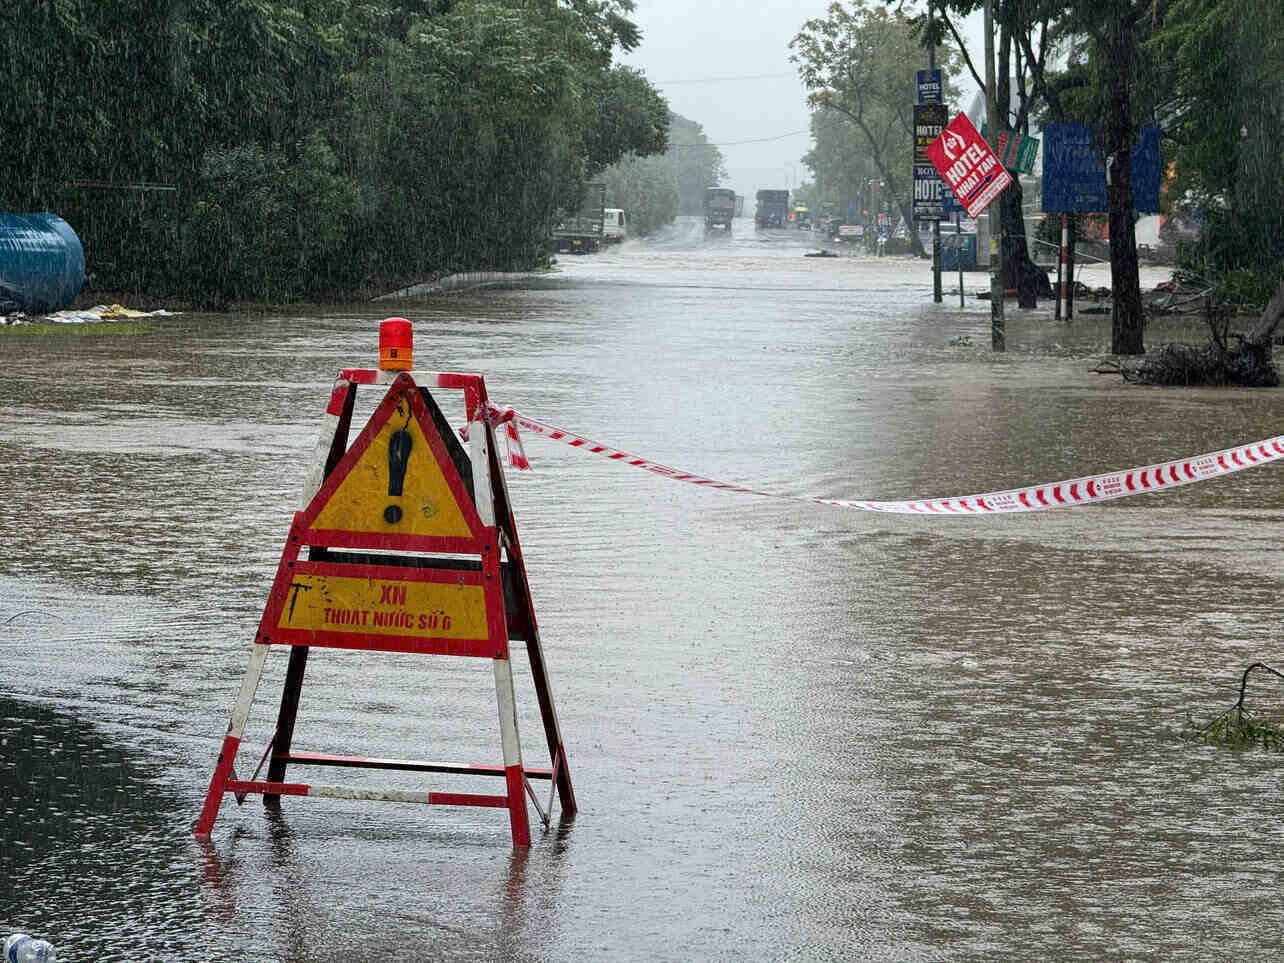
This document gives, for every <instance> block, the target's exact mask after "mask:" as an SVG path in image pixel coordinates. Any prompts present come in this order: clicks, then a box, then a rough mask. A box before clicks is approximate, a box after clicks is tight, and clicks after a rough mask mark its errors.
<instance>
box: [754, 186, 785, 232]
mask: <svg viewBox="0 0 1284 963" xmlns="http://www.w3.org/2000/svg"><path fill="white" fill-rule="evenodd" d="M755 196H756V198H757V200H758V207H757V209H756V211H755V212H754V216H753V224H754V227H760V228H761V227H784V226H785V225H786V224H787V223H788V218H789V192H788V191H759V192H758V193H757V194H756V195H755Z"/></svg>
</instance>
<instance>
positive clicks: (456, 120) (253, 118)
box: [0, 0, 667, 304]
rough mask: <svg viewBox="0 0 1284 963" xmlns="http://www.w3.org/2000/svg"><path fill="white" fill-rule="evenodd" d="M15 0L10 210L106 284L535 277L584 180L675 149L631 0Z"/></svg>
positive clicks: (283, 294) (338, 289)
mask: <svg viewBox="0 0 1284 963" xmlns="http://www.w3.org/2000/svg"><path fill="white" fill-rule="evenodd" d="M15 5H16V6H17V7H18V10H17V11H16V15H15V16H14V17H13V18H12V20H11V24H12V26H7V27H6V28H5V30H4V31H3V32H2V33H0V54H3V55H4V56H5V57H6V67H7V69H6V71H5V72H4V73H3V74H0V102H2V103H5V104H6V111H7V114H6V120H7V121H8V123H7V125H6V130H7V131H11V132H12V134H11V136H7V137H5V138H2V139H0V207H7V208H9V209H15V210H36V209H48V210H54V211H56V212H58V213H60V214H62V216H64V217H65V218H67V220H68V221H69V222H70V223H71V224H72V226H73V227H74V228H76V230H77V232H78V233H79V234H80V236H81V239H82V241H83V242H84V244H85V250H86V259H87V269H88V270H89V272H90V273H91V275H93V276H94V278H95V281H96V283H98V284H99V285H100V286H112V287H119V288H124V289H132V290H137V291H142V290H146V291H148V292H149V293H153V294H157V295H164V294H173V295H177V296H181V297H184V298H187V299H189V300H194V301H197V302H201V303H206V304H222V303H226V302H227V301H229V300H232V299H255V300H280V299H288V298H300V297H305V296H306V297H317V296H343V295H345V294H357V293H365V292H368V291H370V290H372V289H377V288H378V287H380V286H385V287H393V286H400V285H401V284H403V283H407V282H410V281H414V280H419V279H421V278H422V277H423V276H425V275H428V274H432V273H439V272H444V271H449V270H463V269H488V268H490V269H512V268H520V267H527V266H532V265H536V264H539V263H541V262H542V260H543V259H544V257H545V255H544V239H545V237H546V236H547V232H548V230H549V228H550V226H551V223H552V221H553V218H554V216H555V212H556V210H557V208H558V207H559V206H561V204H563V203H564V202H565V199H566V198H569V197H573V196H574V195H575V194H576V193H577V191H578V189H579V186H580V184H582V183H583V182H584V181H585V180H586V179H588V178H589V177H590V176H592V175H593V174H595V173H596V172H598V171H600V170H601V169H602V167H603V166H604V165H606V164H607V163H609V162H612V161H614V160H616V159H618V158H620V157H623V156H625V155H626V154H628V153H629V152H637V153H639V154H648V153H656V152H659V151H663V150H664V148H665V144H666V141H665V134H666V128H667V106H666V104H665V102H664V100H663V99H662V98H661V96H660V95H659V93H658V92H656V90H655V89H654V88H653V87H652V86H651V85H650V84H649V83H648V82H647V81H646V80H645V78H643V77H642V76H641V75H640V74H638V73H637V72H635V71H631V70H627V69H623V68H614V69H613V68H612V65H611V58H612V54H613V51H614V50H615V49H616V48H617V47H618V48H620V49H625V50H628V49H631V48H632V47H633V46H635V45H636V44H637V42H638V39H639V36H638V31H637V28H636V26H635V25H633V24H632V23H631V22H630V21H629V20H628V19H627V14H628V13H629V12H630V11H631V10H632V0H569V2H555V0H365V2H361V3H357V4H353V3H351V2H348V0H284V2H279V0H138V2H136V3H133V4H111V3H101V2H99V0H16V3H15ZM55 52H56V53H55ZM144 182H147V183H156V182H160V183H163V184H165V185H168V186H170V187H172V188H174V190H172V191H168V192H151V191H141V190H138V189H137V187H138V185H140V184H142V183H144ZM104 185H107V186H104Z"/></svg>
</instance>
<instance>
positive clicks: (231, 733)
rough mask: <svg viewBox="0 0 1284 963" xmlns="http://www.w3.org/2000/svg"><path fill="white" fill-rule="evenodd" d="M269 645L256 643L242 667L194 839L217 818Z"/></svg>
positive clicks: (202, 835)
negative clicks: (243, 669)
mask: <svg viewBox="0 0 1284 963" xmlns="http://www.w3.org/2000/svg"><path fill="white" fill-rule="evenodd" d="M269 648H270V646H268V645H265V644H262V643H257V642H256V643H255V644H254V647H253V649H252V651H251V652H250V665H249V667H248V668H247V669H246V670H245V678H244V679H242V680H241V692H240V695H238V696H237V697H236V706H235V707H234V708H233V709H232V718H231V721H229V722H228V724H227V735H225V736H224V737H223V748H222V749H221V750H219V754H218V762H217V763H216V764H215V766H214V775H213V776H212V777H211V778H210V787H209V789H208V790H207V791H206V793H205V804H204V805H203V806H202V807H201V815H200V818H199V819H198V820H197V821H196V836H197V838H200V839H208V838H209V835H210V830H212V829H213V828H214V820H216V819H217V818H218V807H219V805H220V804H221V803H222V802H223V794H224V792H226V790H227V781H228V779H230V778H231V776H232V764H233V763H234V762H235V761H236V750H237V749H238V748H240V745H241V738H242V736H244V735H245V722H246V720H247V719H249V717H250V705H251V704H252V703H253V702H254V693H255V690H257V689H258V687H259V679H261V678H262V677H263V663H264V662H265V661H267V654H268V649H269Z"/></svg>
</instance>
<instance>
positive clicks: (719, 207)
mask: <svg viewBox="0 0 1284 963" xmlns="http://www.w3.org/2000/svg"><path fill="white" fill-rule="evenodd" d="M735 216H736V192H735V191H733V190H732V189H731V188H729V187H710V188H707V189H706V190H705V192H704V227H705V230H707V231H729V230H731V222H732V220H733V219H734V218H735Z"/></svg>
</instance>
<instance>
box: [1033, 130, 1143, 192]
mask: <svg viewBox="0 0 1284 963" xmlns="http://www.w3.org/2000/svg"><path fill="white" fill-rule="evenodd" d="M1139 134H1140V136H1139V137H1138V138H1137V144H1136V146H1135V147H1133V149H1132V199H1133V207H1134V208H1136V209H1137V210H1138V211H1158V210H1159V180H1160V171H1161V167H1162V162H1161V161H1160V156H1159V128H1158V127H1156V126H1155V125H1154V124H1146V125H1145V126H1143V127H1142V128H1141V130H1140V132H1139ZM1096 136H1097V132H1096V128H1094V127H1089V126H1087V125H1086V124H1048V126H1046V127H1045V128H1043V209H1044V210H1045V211H1065V212H1068V213H1075V212H1078V213H1085V214H1100V213H1103V212H1104V211H1106V210H1107V209H1108V206H1109V205H1108V204H1107V203H1106V164H1105V161H1104V159H1103V158H1102V156H1101V151H1100V150H1098V148H1097V146H1096Z"/></svg>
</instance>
